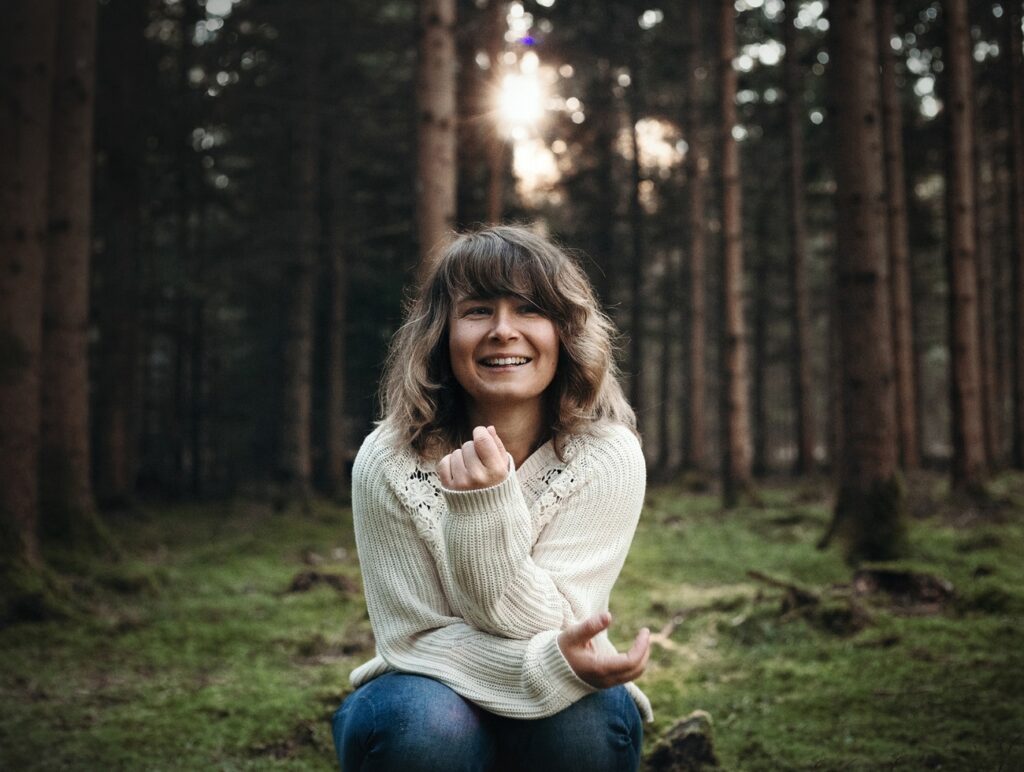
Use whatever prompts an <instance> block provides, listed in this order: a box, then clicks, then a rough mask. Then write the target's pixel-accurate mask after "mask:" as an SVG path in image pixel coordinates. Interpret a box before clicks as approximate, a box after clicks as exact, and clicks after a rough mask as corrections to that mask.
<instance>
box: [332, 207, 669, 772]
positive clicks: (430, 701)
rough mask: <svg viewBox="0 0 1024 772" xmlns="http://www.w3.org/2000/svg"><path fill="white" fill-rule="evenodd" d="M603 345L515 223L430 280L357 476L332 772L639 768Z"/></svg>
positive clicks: (460, 249) (634, 657)
mask: <svg viewBox="0 0 1024 772" xmlns="http://www.w3.org/2000/svg"><path fill="white" fill-rule="evenodd" d="M612 332H613V328H612V325H611V323H610V322H609V321H608V319H607V318H606V317H605V316H604V315H603V314H602V313H601V311H600V310H599V308H598V305H597V302H596V300H595V298H594V294H593V291H592V289H591V287H590V284H589V283H588V281H587V279H586V276H585V275H584V273H583V271H582V270H581V269H580V268H579V266H578V265H576V263H575V262H574V261H573V260H571V259H570V258H569V257H568V256H567V255H566V254H565V253H564V252H562V251H561V250H560V249H558V248H557V247H556V246H554V245H553V244H551V243H550V242H548V241H546V240H545V239H543V238H541V237H539V236H537V235H535V234H534V233H532V232H531V231H529V230H528V229H526V228H522V227H512V226H500V227H492V228H487V229H484V230H481V231H478V232H476V233H470V234H465V235H461V236H459V237H458V238H456V239H455V241H454V242H453V243H452V244H451V245H450V246H449V247H448V249H447V250H446V251H445V252H444V253H443V254H442V255H441V257H440V258H439V260H438V262H437V263H436V264H435V265H434V266H433V269H432V271H431V272H430V274H429V275H428V276H427V277H426V279H425V281H424V283H423V288H422V290H421V291H420V293H419V296H418V297H417V298H416V299H415V301H414V302H413V304H412V306H411V308H410V310H409V316H408V320H407V321H406V323H405V324H404V325H403V327H402V328H401V329H400V330H399V331H398V333H397V334H396V336H395V339H394V341H393V344H392V348H391V352H390V356H389V361H388V365H387V373H386V378H385V383H384V391H383V412H384V416H385V418H384V420H383V421H382V422H381V424H380V426H378V427H377V429H376V430H375V431H374V432H373V433H372V434H370V436H369V437H367V438H366V440H365V441H364V443H363V446H362V448H361V449H360V451H359V455H358V457H357V458H356V462H355V466H354V469H353V482H352V509H353V515H354V518H355V531H356V544H357V546H358V549H359V560H360V565H361V567H362V572H363V581H364V587H365V592H366V602H367V608H368V610H369V615H370V622H371V624H372V626H373V631H374V637H375V639H376V646H377V653H376V656H375V657H374V658H373V659H372V660H371V661H369V662H367V663H366V664H364V665H362V666H360V667H358V668H356V670H355V671H353V673H352V676H351V680H352V683H353V685H354V686H355V687H357V689H356V691H355V692H354V693H353V694H352V695H351V696H349V698H348V699H346V700H345V702H344V703H343V705H342V707H341V708H340V709H339V710H338V712H337V713H336V714H335V716H334V722H333V729H334V739H335V744H336V746H337V750H338V759H339V762H340V763H341V766H342V768H343V770H344V772H358V771H359V770H366V771H368V770H384V769H395V770H421V769H422V770H427V769H431V770H462V769H466V770H470V769H473V770H485V769H491V768H494V767H496V766H497V767H499V768H507V769H530V770H543V769H558V770H571V769H586V770H616V771H617V772H618V771H620V770H629V769H636V767H637V765H638V763H639V757H640V741H641V737H642V728H641V721H640V719H641V714H642V715H643V717H644V718H646V719H647V720H650V719H651V718H652V716H651V709H650V703H649V702H648V700H647V698H646V697H645V696H644V695H643V694H642V693H641V692H640V690H639V689H637V688H636V686H635V685H633V683H632V680H633V679H634V678H636V677H638V676H639V675H640V674H641V673H642V672H643V670H644V667H645V666H646V663H647V656H648V649H649V632H648V631H647V630H646V629H645V630H641V631H640V633H639V634H638V635H637V637H636V640H635V642H634V643H633V646H632V647H631V648H630V650H629V651H628V652H626V653H618V652H616V650H615V648H614V647H613V646H612V644H611V643H610V642H609V640H608V637H607V627H608V625H609V623H610V619H611V618H610V616H609V614H608V596H609V594H610V592H611V589H612V585H613V584H614V582H615V580H616V578H617V577H618V574H619V571H620V569H621V568H622V563H623V561H624V560H625V558H626V553H627V551H628V550H629V545H630V542H631V541H632V538H633V532H634V530H635V528H636V522H637V519H638V517H639V515H640V509H641V506H642V504H643V497H644V485H645V476H644V475H645V473H644V469H645V467H644V459H643V454H642V452H641V450H640V444H639V441H638V440H637V437H636V434H635V430H634V426H635V418H634V416H633V411H632V409H631V408H630V407H629V404H628V403H627V402H626V400H625V398H624V397H623V395H622V391H621V389H620V388H619V385H618V382H617V380H616V371H615V365H614V362H613V359H612V343H611V336H612Z"/></svg>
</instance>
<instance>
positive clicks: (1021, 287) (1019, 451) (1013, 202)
mask: <svg viewBox="0 0 1024 772" xmlns="http://www.w3.org/2000/svg"><path fill="white" fill-rule="evenodd" d="M1005 8H1006V14H1005V16H1006V27H1007V31H1006V40H1007V43H1008V45H1007V51H1008V52H1009V54H1008V56H1007V58H1006V59H1007V62H1006V63H1007V69H1008V72H1007V76H1008V77H1007V93H1008V94H1009V124H1010V141H1009V151H1010V152H1009V157H1010V164H1009V166H1010V197H1009V198H1010V226H1011V227H1010V230H1011V233H1012V236H1011V241H1010V254H1011V265H1012V276H1013V288H1012V297H1011V301H1010V307H1011V309H1012V313H1011V319H1012V325H1013V329H1012V330H1011V333H1010V336H1009V337H1010V341H1011V352H1012V358H1011V359H1012V361H1011V363H1010V369H1011V372H1012V380H1013V384H1012V386H1013V388H1012V391H1013V425H1012V429H1013V465H1014V467H1015V468H1017V469H1024V93H1022V92H1024V61H1022V58H1024V54H1021V29H1020V24H1021V10H1020V3H1017V2H1011V3H1007V4H1006V6H1005Z"/></svg>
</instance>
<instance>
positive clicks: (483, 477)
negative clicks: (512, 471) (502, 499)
mask: <svg viewBox="0 0 1024 772" xmlns="http://www.w3.org/2000/svg"><path fill="white" fill-rule="evenodd" d="M437 476H438V477H440V478H441V484H442V485H443V486H444V487H445V488H448V489H449V490H453V491H475V490H480V489H481V488H490V487H491V486H492V485H497V484H498V483H500V482H501V481H502V480H504V479H505V478H506V477H507V476H508V453H507V452H506V451H505V446H504V445H503V444H502V442H501V438H500V437H498V433H497V432H496V431H495V430H494V427H493V426H478V427H476V428H475V429H473V439H472V440H471V441H470V442H467V443H466V444H464V445H463V446H462V447H461V448H459V449H458V450H455V451H453V452H451V453H449V454H448V455H447V456H445V457H444V458H442V459H441V460H440V462H438V464H437Z"/></svg>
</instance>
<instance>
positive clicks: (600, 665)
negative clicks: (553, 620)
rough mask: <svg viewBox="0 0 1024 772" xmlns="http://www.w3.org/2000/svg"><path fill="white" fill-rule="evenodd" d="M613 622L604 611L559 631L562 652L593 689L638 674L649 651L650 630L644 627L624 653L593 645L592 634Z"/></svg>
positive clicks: (626, 679) (609, 615)
mask: <svg viewBox="0 0 1024 772" xmlns="http://www.w3.org/2000/svg"><path fill="white" fill-rule="evenodd" d="M611 623H612V616H611V614H609V613H608V612H607V611H603V612H601V613H599V614H594V615H593V616H590V617H587V618H586V619H584V620H583V621H582V622H579V623H577V624H575V625H572V626H571V627H567V628H566V629H565V630H563V631H562V632H561V633H560V634H559V635H558V647H559V648H560V649H561V650H562V655H563V656H564V657H565V659H566V661H567V662H568V663H569V665H570V666H571V667H572V669H573V671H574V672H575V673H576V675H577V676H579V677H580V679H581V680H583V681H585V682H586V683H588V684H590V685H591V686H593V687H594V688H596V689H607V688H609V687H611V686H618V685H619V684H624V683H626V682H627V681H633V680H635V679H637V678H639V677H640V675H641V674H642V673H643V672H644V669H645V668H646V667H647V658H648V657H649V656H650V654H651V631H650V630H648V629H647V628H646V627H645V628H643V629H642V630H640V632H639V633H637V636H636V640H635V641H633V645H632V646H631V647H630V649H629V651H627V652H626V653H624V654H620V653H606V652H603V651H599V650H598V649H597V648H596V647H595V646H594V636H595V635H597V634H598V633H600V632H601V631H602V630H606V629H607V628H608V626H609V625H610V624H611Z"/></svg>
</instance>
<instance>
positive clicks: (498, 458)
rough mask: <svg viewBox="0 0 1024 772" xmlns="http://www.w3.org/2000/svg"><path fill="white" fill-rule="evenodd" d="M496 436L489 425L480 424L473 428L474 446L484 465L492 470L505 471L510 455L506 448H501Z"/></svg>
mask: <svg viewBox="0 0 1024 772" xmlns="http://www.w3.org/2000/svg"><path fill="white" fill-rule="evenodd" d="M494 436H495V435H493V434H491V432H490V431H489V430H488V429H487V427H484V426H478V427H476V428H475V429H474V430H473V446H474V449H475V451H476V455H477V457H478V458H479V459H480V461H482V462H483V464H484V466H486V467H487V468H488V469H489V470H491V471H492V472H500V473H504V471H505V470H506V469H507V468H508V457H507V456H506V455H505V452H504V450H499V448H498V443H496V442H495V441H494Z"/></svg>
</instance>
